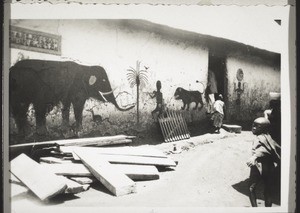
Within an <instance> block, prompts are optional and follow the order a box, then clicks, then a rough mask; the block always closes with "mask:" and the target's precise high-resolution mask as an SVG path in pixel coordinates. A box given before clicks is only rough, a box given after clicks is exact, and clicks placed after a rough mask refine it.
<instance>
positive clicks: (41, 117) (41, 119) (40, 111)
mask: <svg viewBox="0 0 300 213" xmlns="http://www.w3.org/2000/svg"><path fill="white" fill-rule="evenodd" d="M34 108H35V117H36V131H37V133H38V134H39V135H44V134H46V133H47V129H46V111H47V105H46V104H34Z"/></svg>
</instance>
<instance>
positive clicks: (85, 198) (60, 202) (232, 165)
mask: <svg viewBox="0 0 300 213" xmlns="http://www.w3.org/2000/svg"><path fill="white" fill-rule="evenodd" d="M253 138H254V136H253V135H252V133H251V132H250V131H243V132H242V133H240V134H235V133H228V132H226V131H225V130H223V129H222V131H221V134H209V133H207V134H204V135H201V136H194V137H192V138H191V139H189V140H186V141H179V142H173V143H161V144H157V145H150V146H152V147H155V148H157V149H160V150H162V151H164V152H166V153H167V152H169V151H171V150H172V149H173V146H174V144H176V147H177V150H179V152H180V153H178V154H170V155H169V156H170V157H171V158H172V159H174V160H176V161H178V165H177V167H175V168H174V169H168V170H164V171H160V179H158V180H152V181H139V182H137V193H135V194H129V195H124V196H120V197H115V196H113V195H112V194H111V193H110V192H109V191H108V190H106V189H105V188H104V186H102V185H101V183H96V184H93V185H92V187H91V188H90V189H89V190H88V191H86V192H82V193H79V194H76V195H73V196H65V195H63V196H58V197H56V198H54V199H53V200H51V201H50V202H48V203H42V202H40V201H39V200H38V199H36V198H35V197H34V196H33V195H32V194H23V195H20V196H17V197H14V198H13V199H12V201H11V204H12V209H13V210H16V212H22V211H17V210H24V209H26V208H34V207H38V206H46V207H50V206H51V207H118V206H121V207H124V206H126V207H175V208H176V207H250V206H251V205H250V202H249V199H248V189H247V179H248V176H249V168H248V167H247V166H246V160H247V159H248V158H249V157H250V154H251V143H252V140H253ZM148 146H149V145H148ZM261 187H262V186H260V187H259V191H260V194H259V196H258V198H259V200H258V205H259V206H264V201H263V197H262V193H261V191H262V188H261ZM278 197H279V194H278V193H275V194H274V201H275V204H273V206H278V205H279V198H278ZM25 206H26V208H24V207H25ZM25 212H27V211H25Z"/></svg>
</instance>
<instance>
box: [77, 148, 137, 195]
mask: <svg viewBox="0 0 300 213" xmlns="http://www.w3.org/2000/svg"><path fill="white" fill-rule="evenodd" d="M75 153H76V155H78V156H79V158H80V159H81V161H82V162H83V164H84V165H85V166H86V167H87V168H88V169H89V170H90V172H91V173H92V174H93V175H94V177H96V178H97V179H98V180H99V181H100V182H101V183H102V184H103V185H104V186H105V187H106V188H107V189H108V190H109V191H110V192H112V193H113V194H114V195H116V196H121V195H126V194H130V193H134V192H136V184H135V183H134V182H133V181H132V180H131V179H130V178H129V177H127V176H126V175H125V174H124V173H122V172H119V171H118V170H116V169H114V168H113V167H112V165H111V164H110V163H109V162H108V161H106V160H105V159H102V156H103V155H95V154H93V153H89V152H82V151H77V150H76V151H75Z"/></svg>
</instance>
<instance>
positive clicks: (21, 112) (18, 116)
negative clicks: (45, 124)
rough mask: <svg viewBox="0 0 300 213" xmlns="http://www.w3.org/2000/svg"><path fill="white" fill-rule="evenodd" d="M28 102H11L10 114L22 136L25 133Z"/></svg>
mask: <svg viewBox="0 0 300 213" xmlns="http://www.w3.org/2000/svg"><path fill="white" fill-rule="evenodd" d="M28 107H29V104H28V103H20V104H12V108H11V109H12V115H13V117H14V119H15V122H16V125H17V129H18V133H19V134H20V135H22V136H24V135H25V132H26V127H27V111H28Z"/></svg>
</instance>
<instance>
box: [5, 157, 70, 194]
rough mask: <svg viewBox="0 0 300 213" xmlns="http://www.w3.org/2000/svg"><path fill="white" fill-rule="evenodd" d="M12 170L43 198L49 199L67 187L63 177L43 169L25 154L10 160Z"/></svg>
mask: <svg viewBox="0 0 300 213" xmlns="http://www.w3.org/2000/svg"><path fill="white" fill-rule="evenodd" d="M10 171H11V173H13V174H14V175H15V176H16V177H17V178H18V179H19V180H20V181H21V182H22V183H24V184H25V185H26V186H27V187H28V188H29V189H30V190H31V191H32V192H33V193H34V194H35V195H36V196H38V197H39V198H40V199H41V200H46V199H49V198H51V197H53V196H55V195H57V194H59V193H62V192H64V190H65V189H66V188H67V185H66V183H65V182H64V181H62V179H61V177H59V176H57V175H55V174H54V173H52V172H50V171H47V170H45V169H43V168H42V167H41V166H40V164H38V163H37V162H35V161H34V160H32V159H30V158H29V157H28V156H27V155H25V154H21V155H19V156H18V157H16V158H15V159H13V160H12V161H11V162H10Z"/></svg>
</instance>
